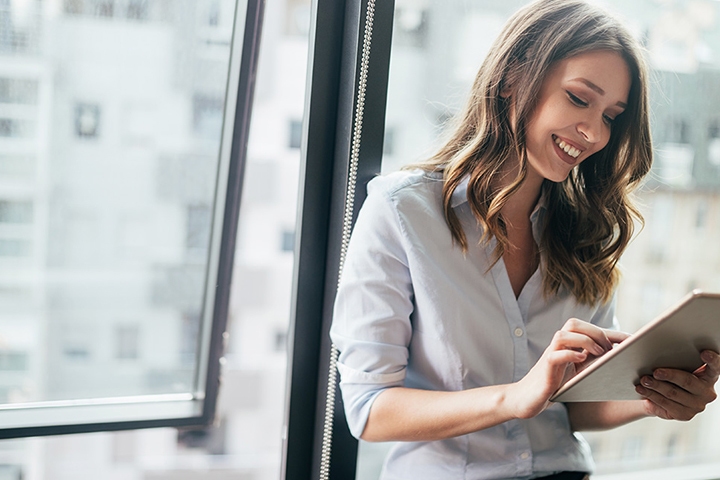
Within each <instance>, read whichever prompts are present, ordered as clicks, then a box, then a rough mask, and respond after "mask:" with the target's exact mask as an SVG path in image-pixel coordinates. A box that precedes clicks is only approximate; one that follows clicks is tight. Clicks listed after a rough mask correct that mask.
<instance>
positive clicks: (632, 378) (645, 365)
mask: <svg viewBox="0 0 720 480" xmlns="http://www.w3.org/2000/svg"><path fill="white" fill-rule="evenodd" d="M702 350H714V351H716V352H720V293H706V292H701V291H699V290H695V291H693V292H692V293H690V294H688V295H687V296H686V297H684V298H683V299H682V300H681V301H680V302H679V303H678V304H677V305H675V306H674V307H673V308H671V309H669V310H667V311H666V312H665V313H663V314H662V315H660V316H659V317H657V318H656V319H655V320H653V321H652V322H650V323H648V324H647V325H645V326H643V327H642V328H641V329H640V330H638V331H637V332H636V333H635V334H633V335H632V336H631V337H630V338H628V339H627V340H625V341H623V342H622V343H620V344H618V345H616V346H615V348H613V349H612V350H611V351H609V352H608V353H606V354H605V355H603V356H601V357H599V358H598V359H597V360H595V361H594V362H593V363H591V364H590V365H589V366H587V367H585V369H584V370H582V371H581V372H580V373H578V374H577V375H575V376H574V377H573V378H571V379H570V380H569V381H568V382H567V383H565V384H564V385H563V386H562V387H561V388H560V389H559V390H558V391H557V393H555V395H554V396H553V397H552V398H551V399H550V400H552V401H554V402H596V401H605V400H635V399H639V398H642V397H640V395H638V394H637V393H636V392H635V385H638V384H639V383H640V377H641V376H643V375H652V372H653V370H654V369H656V368H661V367H666V368H678V369H681V370H685V371H688V372H693V371H695V370H696V369H697V368H699V367H700V366H702V365H703V363H704V362H703V361H702V360H701V359H700V352H701V351H702Z"/></svg>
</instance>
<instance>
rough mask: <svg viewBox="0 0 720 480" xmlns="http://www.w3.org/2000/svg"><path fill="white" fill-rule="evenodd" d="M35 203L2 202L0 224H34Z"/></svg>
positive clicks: (0, 201)
mask: <svg viewBox="0 0 720 480" xmlns="http://www.w3.org/2000/svg"><path fill="white" fill-rule="evenodd" d="M32 221H33V203H32V202H29V201H22V202H16V201H11V200H0V223H32Z"/></svg>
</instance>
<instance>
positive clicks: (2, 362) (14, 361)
mask: <svg viewBox="0 0 720 480" xmlns="http://www.w3.org/2000/svg"><path fill="white" fill-rule="evenodd" d="M28 363H29V362H28V354H27V352H17V351H9V352H8V351H4V352H0V371H3V372H23V371H25V370H27V369H28ZM0 478H2V477H0Z"/></svg>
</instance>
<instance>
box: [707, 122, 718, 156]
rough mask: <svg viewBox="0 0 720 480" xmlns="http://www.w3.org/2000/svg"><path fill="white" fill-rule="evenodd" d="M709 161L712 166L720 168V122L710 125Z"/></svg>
mask: <svg viewBox="0 0 720 480" xmlns="http://www.w3.org/2000/svg"><path fill="white" fill-rule="evenodd" d="M708 161H709V162H710V165H714V166H716V167H720V120H715V121H714V122H713V123H711V124H710V129H709V132H708Z"/></svg>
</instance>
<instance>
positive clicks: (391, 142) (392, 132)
mask: <svg viewBox="0 0 720 480" xmlns="http://www.w3.org/2000/svg"><path fill="white" fill-rule="evenodd" d="M396 140H397V129H396V128H394V127H387V128H385V138H384V139H383V154H384V155H393V154H394V153H395V142H396Z"/></svg>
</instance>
